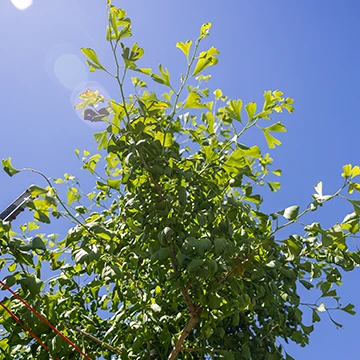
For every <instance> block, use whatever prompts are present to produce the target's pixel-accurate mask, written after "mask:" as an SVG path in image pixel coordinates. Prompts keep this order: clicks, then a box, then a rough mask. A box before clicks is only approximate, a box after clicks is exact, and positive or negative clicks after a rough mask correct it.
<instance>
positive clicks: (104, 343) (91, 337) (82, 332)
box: [64, 322, 121, 355]
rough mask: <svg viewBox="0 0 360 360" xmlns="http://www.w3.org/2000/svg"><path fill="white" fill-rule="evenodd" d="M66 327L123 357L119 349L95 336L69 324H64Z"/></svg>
mask: <svg viewBox="0 0 360 360" xmlns="http://www.w3.org/2000/svg"><path fill="white" fill-rule="evenodd" d="M64 324H65V326H66V327H68V328H69V329H72V330H75V331H76V332H78V333H80V334H81V335H84V336H86V337H87V338H89V339H91V340H92V341H94V342H96V343H97V344H99V345H101V346H103V347H104V348H106V349H108V350H110V351H112V352H114V353H115V354H118V355H121V350H120V349H117V348H115V347H113V346H111V345H110V344H108V343H106V342H104V341H102V340H100V339H98V338H97V337H95V336H94V335H91V334H89V333H88V332H86V331H84V330H81V329H79V328H77V327H76V326H74V325H71V324H69V323H67V322H65V323H64Z"/></svg>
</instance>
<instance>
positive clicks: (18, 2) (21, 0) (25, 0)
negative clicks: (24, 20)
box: [11, 0, 33, 10]
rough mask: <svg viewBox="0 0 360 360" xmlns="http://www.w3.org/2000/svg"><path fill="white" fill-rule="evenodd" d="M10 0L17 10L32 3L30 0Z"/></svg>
mask: <svg viewBox="0 0 360 360" xmlns="http://www.w3.org/2000/svg"><path fill="white" fill-rule="evenodd" d="M11 2H12V4H13V5H14V6H15V7H16V8H17V9H18V10H25V9H27V8H28V7H29V6H31V5H32V3H33V1H32V0H11Z"/></svg>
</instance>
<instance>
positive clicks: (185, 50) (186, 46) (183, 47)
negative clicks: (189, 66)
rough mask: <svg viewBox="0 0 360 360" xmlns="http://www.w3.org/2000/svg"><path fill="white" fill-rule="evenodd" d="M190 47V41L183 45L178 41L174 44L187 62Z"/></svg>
mask: <svg viewBox="0 0 360 360" xmlns="http://www.w3.org/2000/svg"><path fill="white" fill-rule="evenodd" d="M191 45H192V41H191V40H188V41H187V42H185V43H183V42H182V41H179V42H177V43H176V47H177V48H178V49H180V50H181V51H182V52H183V53H184V54H185V56H186V59H187V60H188V61H189V52H190V47H191Z"/></svg>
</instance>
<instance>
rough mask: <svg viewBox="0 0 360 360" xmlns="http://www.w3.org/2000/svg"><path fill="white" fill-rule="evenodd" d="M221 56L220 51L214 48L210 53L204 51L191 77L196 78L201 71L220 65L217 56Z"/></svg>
mask: <svg viewBox="0 0 360 360" xmlns="http://www.w3.org/2000/svg"><path fill="white" fill-rule="evenodd" d="M218 54H219V51H218V50H217V49H216V48H214V47H213V46H212V47H211V48H210V49H209V50H208V51H203V52H202V53H200V55H199V57H198V61H197V63H196V65H195V69H194V71H193V73H192V75H191V76H196V75H197V74H199V73H200V72H201V71H203V70H205V69H206V68H207V67H209V66H213V65H216V64H217V63H218V61H219V60H218V59H217V57H216V55H218Z"/></svg>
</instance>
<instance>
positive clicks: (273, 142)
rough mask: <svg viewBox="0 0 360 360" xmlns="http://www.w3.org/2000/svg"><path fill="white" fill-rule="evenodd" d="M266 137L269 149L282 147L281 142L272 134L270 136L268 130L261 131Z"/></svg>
mask: <svg viewBox="0 0 360 360" xmlns="http://www.w3.org/2000/svg"><path fill="white" fill-rule="evenodd" d="M261 130H262V131H263V133H264V135H265V139H266V142H267V144H268V147H269V148H270V149H274V148H275V147H276V145H278V146H280V145H281V141H280V140H278V139H276V138H275V137H274V136H272V135H271V134H269V133H268V132H267V131H266V130H264V129H261Z"/></svg>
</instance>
